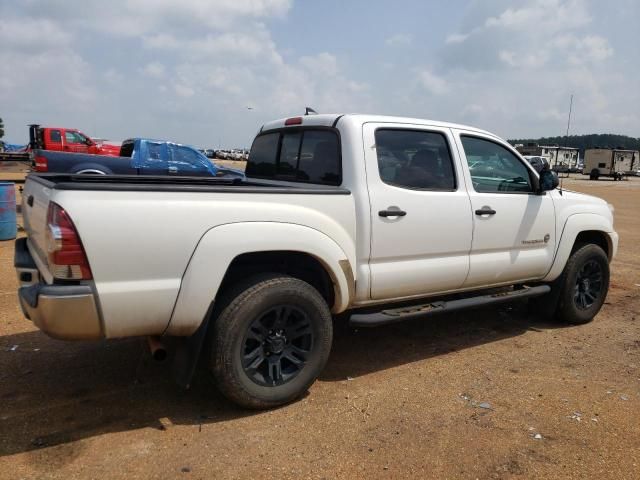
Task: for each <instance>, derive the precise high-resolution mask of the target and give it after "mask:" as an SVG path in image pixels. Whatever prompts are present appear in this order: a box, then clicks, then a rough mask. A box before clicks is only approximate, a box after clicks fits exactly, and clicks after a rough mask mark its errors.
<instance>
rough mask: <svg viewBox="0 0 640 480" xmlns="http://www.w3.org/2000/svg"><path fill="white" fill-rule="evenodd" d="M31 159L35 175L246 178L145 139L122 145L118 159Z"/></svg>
mask: <svg viewBox="0 0 640 480" xmlns="http://www.w3.org/2000/svg"><path fill="white" fill-rule="evenodd" d="M32 159H33V167H34V168H33V169H34V170H35V171H36V172H54V173H71V174H85V173H86V174H96V175H176V176H197V177H211V176H213V177H237V178H239V179H244V178H245V176H244V173H243V172H241V171H240V170H235V169H232V168H223V167H219V166H216V165H215V164H213V163H212V162H211V161H210V160H209V159H208V158H207V157H205V156H204V155H203V154H202V153H200V152H199V151H198V150H196V149H195V148H193V147H190V146H188V145H181V144H178V143H172V142H164V141H159V140H149V139H144V138H131V139H128V140H125V141H124V142H122V146H121V147H120V156H118V157H113V156H107V155H90V154H85V153H65V152H55V151H50V150H33V152H32Z"/></svg>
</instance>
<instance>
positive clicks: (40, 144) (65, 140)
mask: <svg viewBox="0 0 640 480" xmlns="http://www.w3.org/2000/svg"><path fill="white" fill-rule="evenodd" d="M29 145H30V147H31V149H32V150H36V149H37V150H51V151H54V152H68V153H90V154H94V155H112V156H118V155H119V154H120V146H118V145H111V144H108V143H105V142H96V141H95V140H93V139H91V138H90V137H89V136H88V135H85V134H84V133H82V132H81V131H80V130H77V129H75V128H62V127H41V126H40V125H35V124H33V125H29Z"/></svg>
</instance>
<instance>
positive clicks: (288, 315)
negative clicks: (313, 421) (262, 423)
mask: <svg viewBox="0 0 640 480" xmlns="http://www.w3.org/2000/svg"><path fill="white" fill-rule="evenodd" d="M332 335H333V332H332V323H331V313H330V311H329V307H328V305H327V303H326V301H325V300H324V299H323V298H322V296H321V295H320V293H319V292H318V291H317V290H316V289H315V288H313V287H312V286H311V285H309V284H308V283H306V282H303V281H302V280H299V279H297V278H292V277H285V276H276V275H270V276H267V277H265V276H261V277H255V278H253V279H249V280H248V281H247V282H246V283H244V284H243V285H241V286H238V287H237V288H236V289H235V290H233V293H232V294H231V295H230V296H229V297H228V300H227V304H226V307H224V308H223V310H222V311H221V313H220V315H219V316H218V318H217V319H215V323H214V328H213V336H212V337H211V342H212V344H211V346H212V348H211V356H210V360H209V362H210V369H211V371H212V372H213V375H214V377H215V380H216V383H217V385H218V388H219V389H220V390H221V391H222V393H223V394H224V395H225V396H226V397H227V398H229V399H230V400H232V401H233V402H235V403H237V404H239V405H241V406H243V407H247V408H256V409H260V408H271V407H276V406H278V405H282V404H285V403H289V402H291V401H293V400H295V399H296V398H298V397H300V396H301V395H302V394H303V393H304V392H306V391H307V389H308V388H309V387H310V386H311V384H312V383H313V382H314V381H315V380H316V378H317V377H318V375H319V374H320V372H321V371H322V369H323V368H324V366H325V364H326V362H327V359H328V358H329V352H330V350H331V341H332Z"/></svg>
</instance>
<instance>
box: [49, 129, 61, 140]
mask: <svg viewBox="0 0 640 480" xmlns="http://www.w3.org/2000/svg"><path fill="white" fill-rule="evenodd" d="M49 139H50V140H51V141H52V142H55V143H60V141H61V140H62V135H60V130H49Z"/></svg>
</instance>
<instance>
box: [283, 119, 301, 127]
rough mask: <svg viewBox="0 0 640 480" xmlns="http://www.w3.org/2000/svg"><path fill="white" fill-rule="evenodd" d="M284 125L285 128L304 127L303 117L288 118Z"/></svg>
mask: <svg viewBox="0 0 640 480" xmlns="http://www.w3.org/2000/svg"><path fill="white" fill-rule="evenodd" d="M284 125H285V126H287V127H288V126H289V125H302V117H292V118H287V119H286V120H285V121H284Z"/></svg>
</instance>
